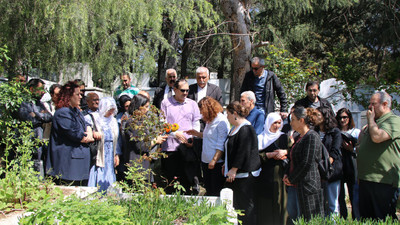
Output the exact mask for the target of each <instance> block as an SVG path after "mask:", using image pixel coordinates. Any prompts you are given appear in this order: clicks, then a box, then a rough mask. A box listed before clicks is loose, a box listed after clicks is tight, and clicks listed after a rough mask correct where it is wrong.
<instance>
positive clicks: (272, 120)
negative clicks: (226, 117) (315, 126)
mask: <svg viewBox="0 0 400 225" xmlns="http://www.w3.org/2000/svg"><path fill="white" fill-rule="evenodd" d="M282 126H283V122H282V118H281V116H280V115H279V113H275V112H273V113H270V114H268V116H267V119H266V120H265V124H264V130H263V132H262V133H261V134H259V135H258V136H257V138H258V150H259V154H260V159H261V168H262V170H261V174H260V176H259V177H258V178H257V183H256V208H257V223H258V224H286V220H287V211H286V199H287V195H286V191H285V185H284V183H283V181H282V178H283V175H284V168H283V167H284V164H285V162H284V161H283V160H285V159H286V154H287V150H286V149H287V144H288V138H287V135H286V134H285V133H283V132H282V131H281V129H282Z"/></svg>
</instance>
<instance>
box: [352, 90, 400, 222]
mask: <svg viewBox="0 0 400 225" xmlns="http://www.w3.org/2000/svg"><path fill="white" fill-rule="evenodd" d="M391 103H392V100H391V97H390V95H389V94H388V93H386V92H384V91H378V92H376V93H375V94H373V95H372V97H371V99H370V101H369V106H368V111H367V121H368V124H367V125H366V126H365V127H364V128H363V129H362V131H361V133H360V136H359V145H358V147H357V151H358V155H357V169H358V179H359V186H360V189H359V198H360V203H359V206H360V216H361V218H362V219H364V218H371V219H381V220H385V218H386V217H387V216H389V217H392V219H396V220H397V219H398V218H397V216H396V203H397V200H398V198H399V190H400V117H399V116H397V115H395V114H394V113H393V112H392V110H391Z"/></svg>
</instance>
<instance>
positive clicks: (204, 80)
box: [188, 67, 223, 105]
mask: <svg viewBox="0 0 400 225" xmlns="http://www.w3.org/2000/svg"><path fill="white" fill-rule="evenodd" d="M209 79H210V71H209V70H208V69H207V67H199V68H197V70H196V80H197V83H196V84H192V85H190V86H189V94H188V98H190V99H192V100H194V101H196V102H199V101H200V100H201V99H202V98H204V97H206V96H210V97H211V98H213V99H215V100H217V101H218V102H219V103H220V104H221V105H223V102H222V91H221V88H219V87H218V86H217V85H214V84H210V83H208V80H209Z"/></svg>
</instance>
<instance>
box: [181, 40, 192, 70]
mask: <svg viewBox="0 0 400 225" xmlns="http://www.w3.org/2000/svg"><path fill="white" fill-rule="evenodd" d="M189 37H190V34H189V32H186V34H185V36H184V38H183V50H182V56H181V58H182V60H181V74H187V62H188V59H189V55H190V50H189V49H190V46H189V45H190V41H188V40H187V39H188V38H189Z"/></svg>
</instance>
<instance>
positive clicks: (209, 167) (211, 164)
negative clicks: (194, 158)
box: [208, 160, 216, 170]
mask: <svg viewBox="0 0 400 225" xmlns="http://www.w3.org/2000/svg"><path fill="white" fill-rule="evenodd" d="M215 163H216V162H215V161H214V160H211V162H210V163H209V164H208V169H210V170H213V169H214V168H215Z"/></svg>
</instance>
